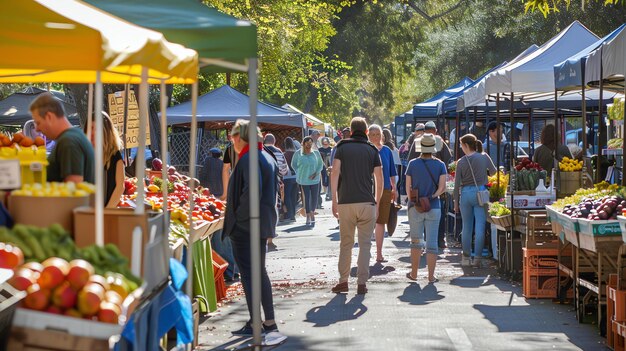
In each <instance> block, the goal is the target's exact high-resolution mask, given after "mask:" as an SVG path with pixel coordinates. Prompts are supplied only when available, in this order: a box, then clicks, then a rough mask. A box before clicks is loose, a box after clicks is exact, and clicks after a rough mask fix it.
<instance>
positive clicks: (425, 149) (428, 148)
mask: <svg viewBox="0 0 626 351" xmlns="http://www.w3.org/2000/svg"><path fill="white" fill-rule="evenodd" d="M436 142H437V141H436V140H435V136H434V135H432V134H430V133H426V134H424V135H422V137H421V138H419V139H418V140H416V143H415V151H417V152H421V153H427V154H434V153H435V152H436V149H435V144H436Z"/></svg>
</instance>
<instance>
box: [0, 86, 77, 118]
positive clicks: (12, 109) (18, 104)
mask: <svg viewBox="0 0 626 351" xmlns="http://www.w3.org/2000/svg"><path fill="white" fill-rule="evenodd" d="M45 92H47V90H43V89H39V88H36V87H28V88H26V89H24V90H23V91H20V92H17V93H13V94H11V95H9V96H8V97H7V98H6V99H4V100H2V101H0V125H8V126H23V125H24V123H26V122H27V121H29V120H31V119H32V116H31V114H30V110H29V106H30V103H31V102H32V101H33V100H35V98H36V97H37V96H39V94H42V93H45ZM50 92H51V93H52V95H54V97H56V98H57V99H58V100H59V101H61V103H62V104H63V108H64V109H65V114H66V115H67V118H68V119H69V120H70V123H72V124H73V125H78V124H79V120H78V115H77V114H76V107H75V106H74V105H72V104H70V103H68V102H66V101H65V95H64V94H63V93H61V92H58V91H54V90H53V91H50Z"/></svg>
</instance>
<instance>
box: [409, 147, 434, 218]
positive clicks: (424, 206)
mask: <svg viewBox="0 0 626 351" xmlns="http://www.w3.org/2000/svg"><path fill="white" fill-rule="evenodd" d="M420 160H421V161H422V163H423V164H424V168H426V171H427V172H428V174H429V175H430V179H432V181H433V183H434V184H435V191H437V188H438V185H437V182H436V181H435V177H433V174H432V173H431V172H430V169H428V166H427V165H426V162H424V160H423V159H421V158H420ZM417 195H418V194H417V189H411V201H412V202H413V203H415V209H416V210H417V212H419V213H424V212H428V211H430V197H429V196H422V197H417ZM416 198H417V199H416ZM416 200H417V201H416Z"/></svg>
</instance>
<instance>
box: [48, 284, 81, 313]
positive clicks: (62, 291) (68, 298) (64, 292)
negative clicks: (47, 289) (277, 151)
mask: <svg viewBox="0 0 626 351" xmlns="http://www.w3.org/2000/svg"><path fill="white" fill-rule="evenodd" d="M52 303H53V304H54V305H55V306H58V307H61V308H72V307H74V306H75V305H76V291H74V289H72V287H71V286H70V283H68V282H63V284H61V285H59V286H58V287H56V288H55V289H54V290H53V292H52Z"/></svg>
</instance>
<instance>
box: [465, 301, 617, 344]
mask: <svg viewBox="0 0 626 351" xmlns="http://www.w3.org/2000/svg"><path fill="white" fill-rule="evenodd" d="M473 307H474V309H476V310H477V311H479V312H480V313H482V314H483V316H485V318H486V319H487V320H489V321H490V322H491V323H492V324H493V325H494V326H496V327H497V328H498V332H500V333H519V337H520V338H523V342H524V343H525V344H528V345H532V344H533V343H536V344H541V343H545V342H546V339H547V338H552V337H553V336H550V335H548V336H547V335H545V334H546V333H554V334H555V335H564V336H565V337H566V338H567V340H568V341H569V342H571V343H572V344H573V345H577V346H578V347H579V348H580V349H581V350H590V349H591V348H590V341H591V343H592V344H593V345H594V347H593V349H595V350H609V348H606V347H602V345H601V344H599V343H597V341H595V340H588V339H586V338H580V335H579V331H578V330H577V329H576V328H570V327H567V325H568V324H567V323H540V322H539V321H541V320H545V318H550V316H551V315H552V314H553V313H554V309H553V308H548V309H546V310H545V312H544V313H545V314H544V315H541V314H538V311H537V308H534V306H530V305H527V306H488V305H479V304H476V305H474V306H473ZM574 323H576V321H575V320H574ZM537 334H539V335H537Z"/></svg>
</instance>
